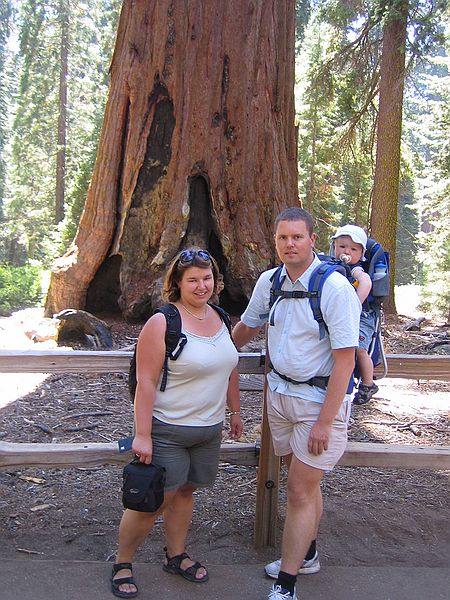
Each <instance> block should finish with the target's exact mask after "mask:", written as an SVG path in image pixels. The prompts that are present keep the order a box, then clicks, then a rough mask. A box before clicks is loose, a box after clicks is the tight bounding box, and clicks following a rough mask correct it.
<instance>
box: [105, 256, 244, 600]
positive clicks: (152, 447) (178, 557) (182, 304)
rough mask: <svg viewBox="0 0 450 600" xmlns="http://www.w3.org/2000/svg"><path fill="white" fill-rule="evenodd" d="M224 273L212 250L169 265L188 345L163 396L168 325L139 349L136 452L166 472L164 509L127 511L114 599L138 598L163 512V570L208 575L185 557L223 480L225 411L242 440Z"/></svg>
mask: <svg viewBox="0 0 450 600" xmlns="http://www.w3.org/2000/svg"><path fill="white" fill-rule="evenodd" d="M218 281H219V271H218V267H217V264H216V262H215V260H214V259H213V258H212V257H211V255H210V254H209V253H208V252H206V251H205V250H194V249H190V250H183V252H181V253H179V254H178V255H177V256H176V257H175V258H174V259H173V260H172V262H171V264H170V265H169V269H168V272H167V275H166V279H165V281H164V288H163V297H164V300H166V301H168V302H172V303H173V304H174V305H175V306H176V307H177V308H178V310H179V312H180V315H181V320H182V329H183V332H184V333H185V334H186V337H187V340H188V341H187V344H186V346H185V347H184V349H183V352H182V353H181V354H180V356H179V357H178V359H177V360H176V361H169V374H168V378H167V387H166V389H165V391H164V392H161V391H160V390H159V383H160V377H161V370H162V367H163V364H164V357H165V341H164V340H165V332H166V320H165V317H164V315H162V314H161V313H156V314H155V315H153V317H151V318H150V319H149V320H148V321H147V323H146V324H145V326H144V327H143V329H142V332H141V334H140V336H139V340H138V344H137V388H136V395H135V404H134V412H135V437H134V441H133V450H134V452H135V454H136V455H137V456H138V457H139V459H140V461H141V462H145V463H150V462H154V463H155V464H157V465H160V466H163V467H165V468H166V486H165V490H164V503H163V505H162V507H161V508H160V509H159V510H158V511H157V512H156V513H144V512H137V511H133V510H128V509H127V510H125V512H124V514H123V516H122V520H121V523H120V528H119V550H118V553H117V557H116V563H115V564H114V566H113V573H112V577H111V586H112V592H113V594H115V595H116V596H118V597H120V598H134V597H135V596H136V595H137V587H136V584H135V583H134V580H133V574H132V565H131V562H132V560H133V556H134V554H135V552H136V550H137V549H138V547H139V546H140V545H141V544H142V542H143V541H144V540H145V538H146V537H147V535H148V534H149V532H150V530H151V528H152V526H153V524H154V522H155V519H156V518H157V516H158V515H159V514H160V513H161V512H162V513H163V518H164V528H165V536H166V546H167V547H166V548H165V551H166V556H165V560H164V565H163V569H164V570H165V571H167V572H169V573H176V574H179V575H181V576H182V577H184V578H185V579H188V580H189V581H192V582H195V583H204V582H205V581H207V580H208V572H207V571H206V569H205V567H204V566H202V565H200V563H198V562H194V561H193V560H191V558H190V557H189V556H188V555H187V554H186V552H185V544H186V537H187V532H188V528H189V525H190V522H191V518H192V511H193V492H194V490H195V489H196V488H197V487H203V486H208V485H212V483H213V482H214V479H215V477H216V475H217V470H218V464H219V452H220V443H221V439H222V422H223V419H224V415H225V406H226V404H227V405H228V409H229V411H230V428H231V432H230V433H231V436H232V437H233V438H234V439H237V438H239V437H240V435H241V433H242V421H241V416H240V399H239V382H238V372H237V362H238V353H237V351H236V348H235V347H234V345H233V343H232V341H231V338H230V335H229V332H228V330H227V328H226V326H225V324H224V323H223V322H222V320H221V318H220V316H219V315H218V313H217V312H216V311H215V310H214V309H213V308H211V306H209V305H208V300H209V299H210V298H211V296H212V295H213V294H215V293H216V291H217V289H216V286H217V282H218Z"/></svg>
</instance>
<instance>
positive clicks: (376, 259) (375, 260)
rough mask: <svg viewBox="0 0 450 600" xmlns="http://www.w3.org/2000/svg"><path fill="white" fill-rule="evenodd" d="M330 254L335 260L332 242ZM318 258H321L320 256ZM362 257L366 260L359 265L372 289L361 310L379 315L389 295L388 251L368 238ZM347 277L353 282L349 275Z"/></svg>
mask: <svg viewBox="0 0 450 600" xmlns="http://www.w3.org/2000/svg"><path fill="white" fill-rule="evenodd" d="M330 256H331V257H333V259H334V260H336V258H335V256H334V246H333V244H331V247H330ZM319 258H320V259H321V260H323V259H322V257H321V256H319ZM364 258H365V259H366V260H364V261H363V262H362V263H361V266H362V267H363V269H364V271H365V272H366V273H367V274H368V275H369V277H370V279H371V281H372V289H371V290H370V293H369V295H368V296H367V298H366V299H365V300H364V303H363V310H365V311H369V310H373V311H375V312H376V313H377V315H379V313H380V311H381V307H382V305H383V302H384V300H386V298H387V297H388V295H389V278H390V272H389V252H386V251H385V250H384V249H383V247H382V245H381V244H380V243H379V242H377V241H376V240H374V239H373V238H369V239H368V240H367V246H366V251H365V252H364ZM348 279H349V281H350V283H353V281H354V280H353V279H352V278H351V276H350V277H348Z"/></svg>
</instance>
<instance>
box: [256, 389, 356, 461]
mask: <svg viewBox="0 0 450 600" xmlns="http://www.w3.org/2000/svg"><path fill="white" fill-rule="evenodd" d="M267 392H268V394H267V416H268V419H269V425H270V431H271V433H272V440H273V447H274V450H275V454H276V455H277V456H286V455H288V454H291V453H293V454H294V456H296V458H298V460H299V461H301V462H302V463H305V464H306V465H309V466H311V467H315V468H316V469H322V470H323V471H331V470H332V469H333V467H334V466H335V465H336V463H337V462H338V460H339V459H340V458H341V456H342V455H343V454H344V451H345V448H346V446H347V427H348V421H349V419H350V413H351V409H352V402H351V396H350V394H347V395H346V396H345V398H344V401H343V403H342V405H341V408H340V409H339V412H338V414H337V415H336V418H335V420H334V422H333V426H332V430H331V437H330V441H329V443H328V450H325V451H324V452H323V453H322V454H320V455H318V456H315V455H314V454H310V453H309V452H308V438H309V433H310V431H311V428H312V426H313V425H314V423H315V422H316V421H317V417H318V416H319V413H320V410H321V408H322V404H321V403H319V402H313V401H312V400H304V399H303V398H298V397H296V396H286V395H285V394H280V393H279V392H275V391H272V390H270V389H268V390H267Z"/></svg>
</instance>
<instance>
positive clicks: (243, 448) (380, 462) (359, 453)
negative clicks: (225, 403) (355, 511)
mask: <svg viewBox="0 0 450 600" xmlns="http://www.w3.org/2000/svg"><path fill="white" fill-rule="evenodd" d="M130 457H131V453H130V452H124V453H120V452H119V448H118V445H117V443H115V442H109V443H108V442H107V443H98V442H93V443H73V444H72V443H70V444H28V443H11V442H0V468H6V467H10V468H11V467H14V468H16V467H25V466H26V467H39V468H48V469H49V468H58V467H64V468H67V467H94V466H98V465H105V464H110V465H123V464H126V463H127V462H129V461H130V459H131V458H130ZM220 460H221V461H223V462H227V463H230V464H235V465H246V466H258V460H259V447H258V446H257V445H256V444H241V443H237V442H232V443H229V444H222V447H221V451H220ZM339 465H340V466H342V467H356V466H357V467H378V468H403V469H436V470H444V471H445V470H450V447H448V446H441V447H427V446H406V445H400V444H374V443H369V442H348V444H347V449H346V451H345V453H344V455H343V457H342V458H341V460H340V461H339Z"/></svg>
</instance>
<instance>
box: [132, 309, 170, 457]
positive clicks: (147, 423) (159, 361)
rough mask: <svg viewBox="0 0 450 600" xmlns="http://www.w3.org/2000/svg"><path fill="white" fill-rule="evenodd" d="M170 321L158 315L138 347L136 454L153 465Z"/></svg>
mask: <svg viewBox="0 0 450 600" xmlns="http://www.w3.org/2000/svg"><path fill="white" fill-rule="evenodd" d="M165 335H166V319H165V317H164V315H163V314H161V313H156V314H155V315H154V316H153V317H151V319H149V320H148V321H147V323H146V324H145V325H144V327H143V329H142V331H141V334H140V336H139V339H138V343H137V354H136V377H137V387H136V394H135V398H134V426H135V436H134V440H133V451H134V452H135V454H137V455H139V458H140V460H141V462H145V463H147V464H149V463H151V461H152V440H151V431H152V418H153V405H154V402H155V395H156V386H157V385H158V381H159V377H160V375H161V369H162V368H163V365H164V358H165V352H166V344H165Z"/></svg>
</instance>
